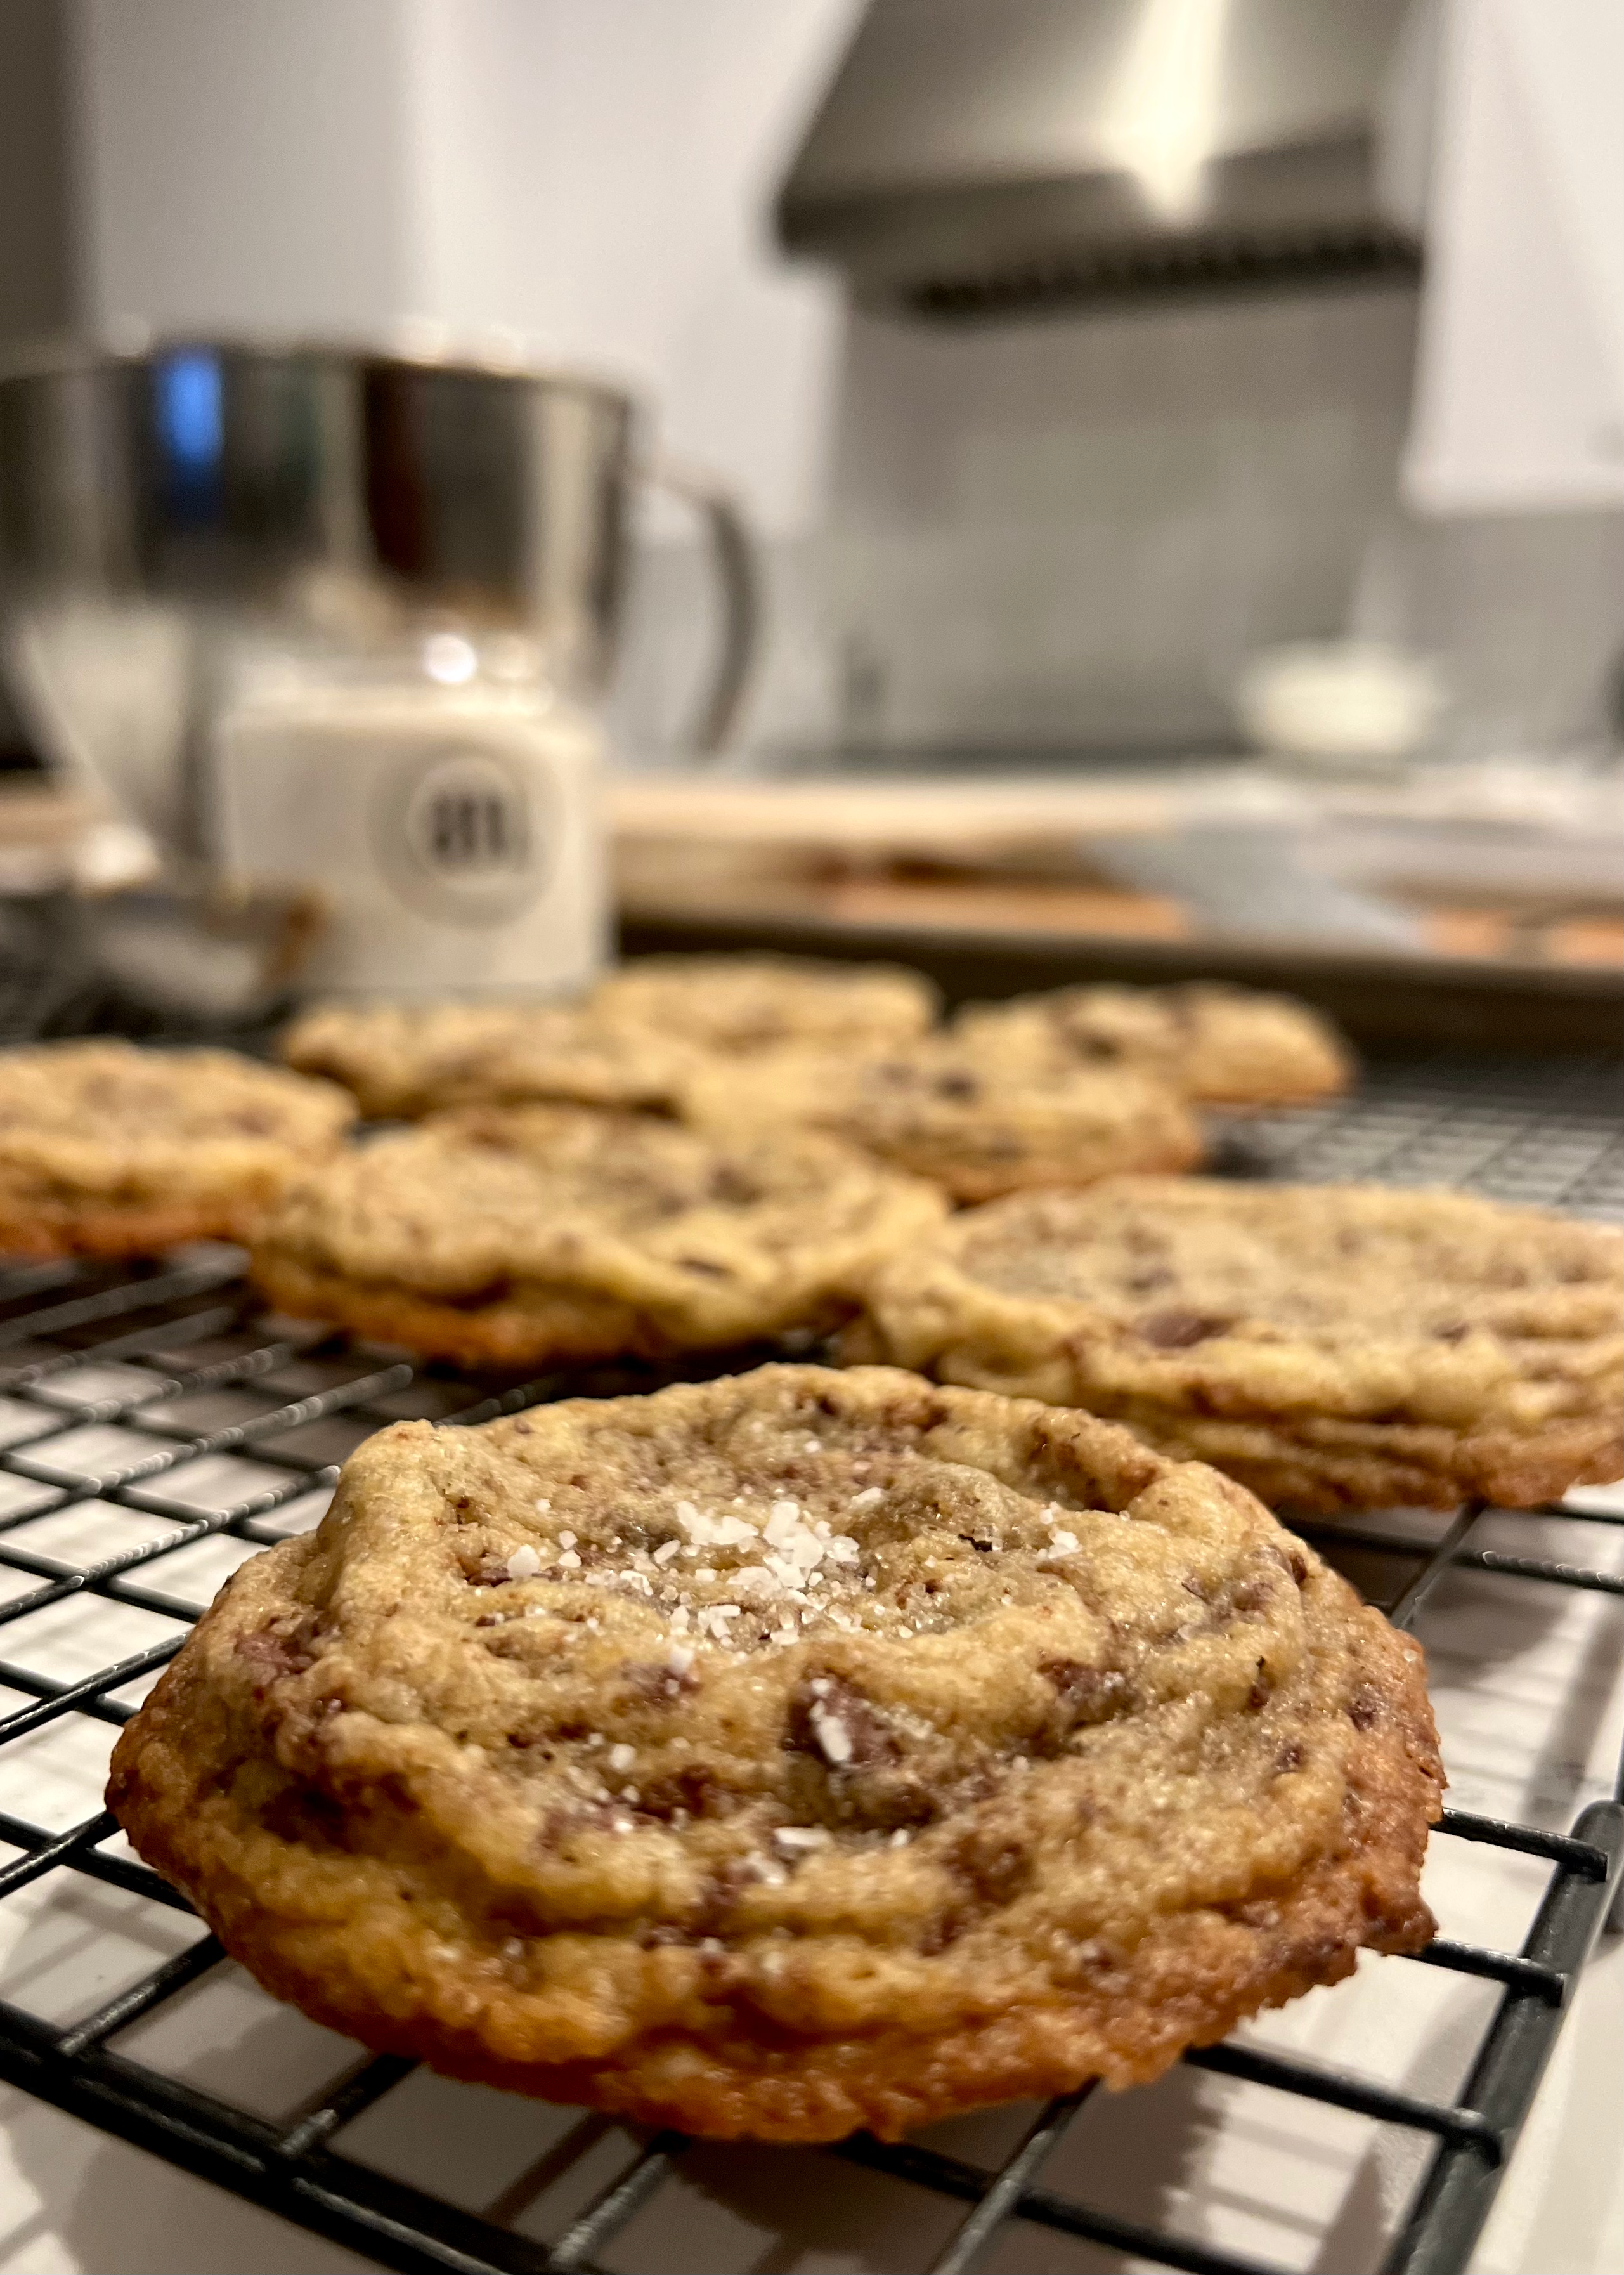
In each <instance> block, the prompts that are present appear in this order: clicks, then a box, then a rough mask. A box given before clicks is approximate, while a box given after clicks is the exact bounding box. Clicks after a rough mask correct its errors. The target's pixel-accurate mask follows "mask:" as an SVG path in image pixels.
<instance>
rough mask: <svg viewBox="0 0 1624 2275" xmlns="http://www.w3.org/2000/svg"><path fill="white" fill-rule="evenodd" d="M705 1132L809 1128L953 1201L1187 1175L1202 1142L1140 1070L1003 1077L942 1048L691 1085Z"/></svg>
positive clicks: (906, 1049)
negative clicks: (1167, 1172)
mask: <svg viewBox="0 0 1624 2275" xmlns="http://www.w3.org/2000/svg"><path fill="white" fill-rule="evenodd" d="M683 1113H684V1116H685V1117H686V1118H687V1119H688V1120H689V1121H691V1122H693V1123H694V1124H695V1125H696V1126H697V1127H699V1128H702V1129H703V1128H712V1129H722V1130H725V1129H736V1128H751V1127H759V1128H768V1127H771V1126H772V1125H773V1124H774V1123H775V1122H776V1123H780V1124H782V1125H784V1126H786V1127H794V1126H797V1125H800V1126H811V1127H813V1128H817V1129H822V1130H830V1131H832V1132H834V1133H835V1134H836V1135H837V1136H839V1137H842V1138H845V1139H847V1140H848V1141H849V1142H850V1144H852V1145H861V1146H862V1147H863V1148H864V1149H865V1151H866V1152H868V1153H873V1154H875V1155H877V1156H878V1157H879V1158H880V1160H886V1161H891V1162H894V1163H895V1165H896V1167H897V1168H903V1169H909V1170H911V1171H912V1172H913V1173H914V1174H915V1175H918V1176H922V1177H929V1178H932V1179H933V1181H934V1182H935V1183H938V1184H940V1185H941V1186H942V1187H943V1188H944V1189H945V1190H947V1191H948V1192H949V1193H951V1194H952V1196H953V1197H954V1198H955V1199H956V1200H960V1201H985V1200H990V1199H992V1198H993V1197H994V1196H996V1195H998V1194H1001V1193H1008V1192H1015V1191H1018V1190H1021V1189H1022V1188H1023V1187H1026V1186H1031V1185H1082V1184H1089V1183H1092V1182H1093V1181H1094V1179H1096V1178H1098V1177H1105V1176H1110V1175H1114V1174H1116V1173H1118V1172H1120V1171H1122V1170H1127V1169H1183V1168H1190V1166H1191V1164H1192V1163H1194V1162H1196V1161H1198V1160H1200V1158H1201V1133H1200V1131H1199V1130H1198V1129H1197V1126H1196V1123H1195V1122H1194V1120H1193V1119H1192V1118H1191V1116H1190V1112H1189V1110H1188V1108H1187V1107H1186V1106H1185V1105H1184V1102H1183V1100H1182V1099H1181V1098H1180V1097H1178V1096H1177V1095H1176V1093H1175V1092H1174V1091H1172V1090H1170V1089H1169V1088H1168V1087H1167V1085H1166V1084H1164V1083H1161V1082H1158V1081H1155V1080H1153V1079H1152V1078H1151V1077H1149V1076H1146V1075H1143V1074H1139V1073H1137V1072H1136V1071H1134V1070H1133V1069H1122V1070H1121V1071H1116V1070H1113V1071H1109V1072H1103V1073H1102V1072H1100V1071H1099V1070H1098V1069H1092V1068H1086V1067H1073V1066H1061V1065H1058V1064H1055V1063H1054V1062H1044V1063H1036V1062H1033V1063H1023V1064H1022V1065H1020V1066H993V1065H990V1064H987V1063H985V1062H982V1061H981V1060H980V1059H979V1058H978V1057H977V1056H976V1055H975V1054H972V1053H971V1052H969V1051H967V1050H965V1049H963V1047H960V1046H959V1045H957V1044H956V1043H955V1042H953V1041H951V1040H949V1039H938V1038H935V1037H930V1038H926V1039H925V1040H923V1041H920V1042H917V1043H914V1044H912V1045H908V1046H899V1047H896V1048H895V1049H894V1050H888V1051H884V1052H871V1053H866V1054H865V1053H860V1052H839V1053H837V1052H833V1051H808V1050H800V1049H790V1050H782V1051H774V1052H764V1053H763V1054H761V1055H760V1056H759V1057H757V1058H753V1059H751V1060H750V1061H748V1062H744V1063H741V1064H740V1065H738V1066H737V1067H734V1066H730V1065H729V1064H727V1063H726V1062H719V1061H713V1062H710V1063H709V1064H707V1065H706V1066H704V1067H702V1068H701V1069H699V1071H698V1073H696V1074H695V1075H694V1077H692V1079H691V1081H690V1082H689V1083H688V1085H687V1086H686V1088H685V1090H684V1100H683Z"/></svg>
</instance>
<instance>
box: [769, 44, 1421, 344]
mask: <svg viewBox="0 0 1624 2275" xmlns="http://www.w3.org/2000/svg"><path fill="white" fill-rule="evenodd" d="M1436 32H1437V26H1436V9H1435V5H1434V4H1433V0H873V4H872V6H871V7H870V9H869V11H868V12H867V14H866V16H865V18H864V19H863V21H862V23H861V25H860V26H859V27H858V30H857V36H856V38H855V39H854V41H853V42H852V44H851V46H850V49H849V50H848V52H847V54H846V57H845V58H844V60H843V62H842V64H841V66H840V68H839V70H838V71H837V72H836V74H835V79H834V81H833V83H832V84H831V86H830V87H829V90H828V92H827V94H826V96H825V98H824V100H823V102H822V104H821V106H820V109H819V111H818V113H817V115H816V117H814V119H813V120H812V125H811V126H810V128H809V129H808V132H807V133H806V136H805V139H804V143H803V145H802V147H801V150H800V154H799V155H798V156H797V160H796V162H795V165H794V167H793V169H792V170H791V172H790V174H789V178H788V180H787V182H786V184H785V185H784V189H783V192H782V197H781V199H780V201H779V230H780V235H781V238H782V242H783V244H784V245H785V246H786V248H787V249H788V250H789V251H790V252H791V253H798V254H803V255H805V256H808V257H812V258H816V259H820V260H823V261H830V262H833V263H835V265H837V266H838V267H840V268H842V269H843V270H844V271H845V272H846V275H847V276H848V279H849V281H850V285H851V287H852V290H853V291H854V293H855V295H856V297H857V299H858V300H859V301H860V302H862V303H864V304H865V305H866V306H872V307H881V308H890V309H893V310H895V311H897V312H899V313H903V314H910V315H914V316H918V317H922V318H925V319H931V320H937V321H956V320H957V321H963V320H979V321H992V320H997V319H1000V318H1007V317H1016V316H1023V315H1030V314H1044V313H1046V312H1050V311H1053V312H1056V313H1060V312H1063V311H1065V310H1068V309H1072V308H1077V307H1084V306H1090V305H1093V304H1099V303H1106V304H1108V303H1112V302H1118V301H1123V300H1131V299H1142V298H1146V297H1157V298H1164V297H1168V296H1180V297H1182V296H1186V295H1190V296H1197V295H1209V296H1210V295H1213V294H1244V293H1258V292H1267V291H1292V290H1299V289H1315V288H1324V287H1326V286H1336V285H1343V286H1346V285H1349V284H1358V283H1368V282H1372V281H1378V280H1383V279H1393V278H1412V277H1414V276H1416V275H1417V274H1418V273H1419V270H1420V266H1421V254H1422V243H1421V213H1422V209H1423V206H1424V195H1425V180H1426V170H1427V162H1428V155H1429V152H1428V144H1429V140H1430V129H1431V109H1432V101H1431V97H1432V79H1433V72H1434V69H1435V61H1436V48H1437V36H1436Z"/></svg>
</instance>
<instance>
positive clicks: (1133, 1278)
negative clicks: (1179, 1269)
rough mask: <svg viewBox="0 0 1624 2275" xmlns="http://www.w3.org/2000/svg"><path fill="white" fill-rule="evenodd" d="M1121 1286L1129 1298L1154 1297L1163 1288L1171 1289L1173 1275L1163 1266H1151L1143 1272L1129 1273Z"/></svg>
mask: <svg viewBox="0 0 1624 2275" xmlns="http://www.w3.org/2000/svg"><path fill="white" fill-rule="evenodd" d="M1122 1285H1123V1286H1124V1287H1125V1288H1126V1289H1127V1290H1128V1292H1129V1295H1130V1296H1154V1295H1156V1294H1157V1293H1158V1292H1159V1290H1160V1289H1163V1288H1171V1287H1172V1285H1173V1274H1172V1273H1171V1272H1169V1271H1168V1270H1167V1266H1165V1265H1162V1264H1152V1265H1151V1266H1148V1267H1147V1268H1146V1269H1145V1270H1144V1271H1143V1272H1132V1273H1129V1275H1128V1277H1127V1279H1126V1280H1124V1281H1123V1282H1122Z"/></svg>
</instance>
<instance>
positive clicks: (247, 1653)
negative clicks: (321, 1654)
mask: <svg viewBox="0 0 1624 2275" xmlns="http://www.w3.org/2000/svg"><path fill="white" fill-rule="evenodd" d="M313 1639H314V1629H313V1625H312V1624H311V1622H310V1621H306V1620H300V1621H298V1623H297V1625H295V1626H294V1627H292V1628H289V1629H276V1628H260V1629H256V1630H255V1631H254V1632H253V1634H251V1635H245V1636H238V1639H237V1655H238V1658H239V1659H246V1660H247V1661H248V1664H249V1665H250V1667H258V1668H259V1669H260V1680H259V1681H258V1682H256V1683H255V1684H254V1696H255V1697H256V1698H257V1697H262V1696H263V1695H264V1692H265V1690H266V1689H267V1688H268V1686H269V1685H270V1684H271V1683H273V1682H281V1681H282V1679H283V1676H285V1675H290V1674H303V1673H304V1672H305V1669H306V1667H312V1666H313V1665H314V1663H315V1653H314V1651H312V1650H311V1649H310V1644H311V1643H312V1642H313Z"/></svg>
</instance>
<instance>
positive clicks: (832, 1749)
mask: <svg viewBox="0 0 1624 2275" xmlns="http://www.w3.org/2000/svg"><path fill="white" fill-rule="evenodd" d="M784 1743H785V1745H786V1746H788V1747H789V1749H790V1750H792V1751H793V1752H796V1753H803V1754H811V1755H812V1756H813V1757H814V1758H815V1759H817V1760H818V1761H820V1762H824V1763H827V1765H828V1766H829V1768H830V1769H831V1770H832V1771H834V1772H840V1771H842V1770H865V1769H873V1768H875V1767H877V1766H879V1765H881V1764H886V1763H892V1762H896V1761H900V1759H901V1758H902V1751H903V1750H902V1748H901V1746H900V1745H899V1744H898V1743H897V1739H896V1733H895V1730H894V1729H893V1728H892V1727H891V1725H890V1722H889V1721H888V1719H887V1717H886V1715H885V1713H884V1712H883V1711H882V1710H881V1709H880V1707H878V1706H876V1705H875V1704H874V1702H873V1700H872V1698H870V1697H868V1696H867V1695H866V1693H865V1692H864V1691H862V1690H859V1689H858V1688H857V1685H856V1683H854V1682H848V1681H847V1680H846V1678H845V1677H844V1675H841V1674H827V1673H820V1672H819V1671H818V1670H817V1669H816V1668H814V1669H813V1670H812V1672H811V1673H810V1674H807V1675H805V1676H804V1678H803V1680H802V1681H801V1682H798V1683H797V1685H796V1687H795V1689H794V1690H793V1691H792V1692H791V1693H790V1696H789V1720H788V1723H787V1725H786V1730H785V1736H784ZM848 1749H849V1750H848Z"/></svg>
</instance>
